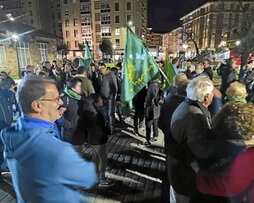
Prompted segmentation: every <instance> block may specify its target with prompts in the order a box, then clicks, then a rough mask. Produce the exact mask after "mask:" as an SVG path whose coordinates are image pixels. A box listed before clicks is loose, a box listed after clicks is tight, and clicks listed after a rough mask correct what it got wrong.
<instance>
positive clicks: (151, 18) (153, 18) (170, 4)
mask: <svg viewBox="0 0 254 203" xmlns="http://www.w3.org/2000/svg"><path fill="white" fill-rule="evenodd" d="M207 1H208V0H148V27H150V28H153V32H161V33H163V32H168V31H171V30H172V29H175V28H177V27H178V26H179V25H180V20H179V19H180V17H182V16H184V15H185V14H187V13H188V12H190V11H192V10H193V9H195V8H197V7H198V6H200V5H202V4H203V3H205V2H207Z"/></svg>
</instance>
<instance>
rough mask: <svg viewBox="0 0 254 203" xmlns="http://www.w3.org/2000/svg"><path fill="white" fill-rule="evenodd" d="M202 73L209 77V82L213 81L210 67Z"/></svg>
mask: <svg viewBox="0 0 254 203" xmlns="http://www.w3.org/2000/svg"><path fill="white" fill-rule="evenodd" d="M204 72H205V73H206V74H207V75H208V76H209V78H210V80H213V70H212V68H211V67H208V68H205V69H204Z"/></svg>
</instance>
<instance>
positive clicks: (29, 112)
mask: <svg viewBox="0 0 254 203" xmlns="http://www.w3.org/2000/svg"><path fill="white" fill-rule="evenodd" d="M17 100H18V102H19V104H20V107H21V109H22V111H23V113H24V116H23V117H21V118H19V119H18V121H17V123H16V124H15V125H13V126H12V127H9V128H5V129H4V130H3V131H2V132H1V138H2V141H3V143H4V146H5V151H4V153H5V157H6V158H7V162H8V166H9V168H10V171H11V175H12V182H13V186H14V189H15V192H16V196H17V200H18V202H41V203H43V202H45V203H46V202H47V203H50V202H52V203H53V202H82V201H84V200H85V199H84V196H83V195H82V194H81V193H80V192H79V191H78V190H77V188H90V187H92V186H93V185H94V184H95V182H96V179H97V176H96V172H95V167H94V164H93V163H88V162H86V161H84V160H83V159H82V158H81V157H80V156H79V155H78V153H77V152H76V151H75V150H74V148H73V147H72V146H71V145H70V144H68V143H66V142H62V141H61V140H59V139H58V138H56V132H55V128H54V122H55V121H56V120H57V119H58V118H59V117H60V116H61V113H60V111H59V107H60V106H61V105H62V104H63V102H62V100H61V99H60V97H59V93H58V91H57V88H56V86H55V83H54V81H52V80H50V79H47V78H42V77H39V76H31V77H26V78H25V79H24V80H23V81H22V82H21V84H20V85H19V87H18V91H17Z"/></svg>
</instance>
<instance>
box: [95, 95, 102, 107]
mask: <svg viewBox="0 0 254 203" xmlns="http://www.w3.org/2000/svg"><path fill="white" fill-rule="evenodd" d="M94 104H95V106H97V107H100V106H103V100H102V98H101V97H99V98H98V101H97V102H96V103H94Z"/></svg>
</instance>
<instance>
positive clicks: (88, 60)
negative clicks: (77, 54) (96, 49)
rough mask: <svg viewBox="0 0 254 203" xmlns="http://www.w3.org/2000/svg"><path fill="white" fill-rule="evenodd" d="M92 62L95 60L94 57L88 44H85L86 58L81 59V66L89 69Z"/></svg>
mask: <svg viewBox="0 0 254 203" xmlns="http://www.w3.org/2000/svg"><path fill="white" fill-rule="evenodd" d="M92 60H93V57H92V54H91V52H90V49H89V46H88V44H87V42H85V56H84V58H83V59H82V58H80V59H79V66H84V67H87V68H88V67H89V66H90V63H91V62H92Z"/></svg>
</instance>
